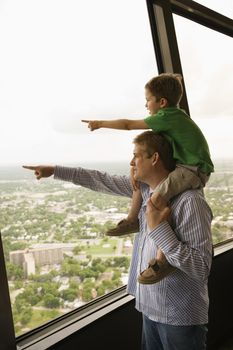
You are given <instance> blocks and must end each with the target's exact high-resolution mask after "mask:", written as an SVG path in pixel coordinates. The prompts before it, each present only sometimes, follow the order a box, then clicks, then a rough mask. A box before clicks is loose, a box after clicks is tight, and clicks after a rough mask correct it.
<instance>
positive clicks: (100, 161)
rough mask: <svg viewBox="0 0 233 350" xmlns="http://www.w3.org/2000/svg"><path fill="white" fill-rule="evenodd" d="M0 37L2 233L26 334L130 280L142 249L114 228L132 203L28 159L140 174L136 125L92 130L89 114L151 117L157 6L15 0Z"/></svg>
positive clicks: (2, 11) (18, 323) (17, 317)
mask: <svg viewBox="0 0 233 350" xmlns="http://www.w3.org/2000/svg"><path fill="white" fill-rule="evenodd" d="M132 13H133V16H132ZM0 45H1V56H0V75H1V80H0V99H1V103H0V114H1V120H2V125H1V130H2V132H1V144H0V152H1V160H0V166H1V171H0V174H1V175H0V176H1V179H0V188H1V191H0V205H1V213H0V218H1V220H0V229H1V231H2V235H3V242H4V254H5V260H6V263H7V272H8V280H9V288H10V295H11V302H12V307H13V314H14V323H15V331H16V335H20V334H23V333H25V332H27V331H29V330H30V329H33V328H35V327H37V326H39V325H41V324H43V323H45V322H47V321H48V320H51V319H53V318H55V317H57V316H59V315H61V314H64V313H66V312H68V311H70V310H72V309H74V308H76V307H79V306H80V305H83V304H84V303H87V302H88V301H90V300H93V299H95V298H97V297H98V296H100V295H103V294H105V293H108V292H109V291H111V290H113V289H116V288H118V287H119V286H121V285H124V284H125V283H126V281H127V271H128V266H129V256H130V251H131V246H132V237H130V236H129V237H127V238H124V239H123V238H121V239H114V238H113V239H108V238H106V237H105V235H104V230H105V229H106V227H107V226H108V225H110V224H113V222H117V221H118V220H119V219H121V218H122V217H124V216H125V214H126V213H127V210H128V204H129V201H128V199H124V198H116V197H111V196H104V195H96V194H94V193H93V192H91V191H87V190H85V189H82V188H78V187H75V186H72V185H70V184H64V183H61V182H58V181H54V180H53V179H48V180H42V181H40V182H37V181H36V180H34V176H33V173H29V172H27V171H26V170H23V169H22V167H21V166H22V165H23V164H39V163H46V164H55V163H56V164H61V165H65V164H67V165H74V166H76V165H85V166H88V167H94V168H100V169H104V170H109V171H111V172H117V173H119V172H124V173H125V172H128V163H129V160H130V158H131V152H132V138H133V136H134V135H135V134H136V133H135V132H128V133H123V132H120V131H119V132H118V131H111V130H105V131H102V130H99V131H96V132H94V133H90V132H89V130H88V129H87V125H84V124H82V123H81V119H89V118H90V119H98V118H101V119H108V118H119V117H129V118H130V117H131V118H133V117H134V118H136V117H144V116H146V115H145V113H146V110H145V108H144V105H145V102H144V84H145V82H146V81H147V80H148V79H150V78H151V77H152V76H154V75H156V74H157V69H156V63H155V57H154V52H153V46H152V40H151V34H150V28H149V21H148V16H147V9H146V4H145V3H144V2H135V1H132V0H130V1H127V2H125V1H123V0H121V1H118V2H117V3H115V2H114V4H113V2H111V1H107V0H100V1H88V2H85V1H82V2H80V1H79V2H77V1H72V0H71V1H69V2H67V1H55V0H50V1H40V2H37V1H31V0H23V1H20V2H18V1H10V2H3V3H2V4H1V8H0ZM96 161H97V163H96ZM103 213H104V215H103Z"/></svg>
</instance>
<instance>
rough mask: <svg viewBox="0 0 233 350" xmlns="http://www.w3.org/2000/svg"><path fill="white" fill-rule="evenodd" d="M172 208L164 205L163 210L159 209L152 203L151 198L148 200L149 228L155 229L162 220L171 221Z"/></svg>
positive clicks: (147, 219)
mask: <svg viewBox="0 0 233 350" xmlns="http://www.w3.org/2000/svg"><path fill="white" fill-rule="evenodd" d="M170 213H171V209H170V208H169V207H167V206H166V207H164V208H163V209H162V210H160V209H157V208H156V207H155V206H154V204H153V203H152V201H151V199H149V200H148V202H147V207H146V221H147V225H148V228H149V229H150V230H154V229H155V228H156V227H157V226H158V225H159V224H161V222H163V221H169V219H170Z"/></svg>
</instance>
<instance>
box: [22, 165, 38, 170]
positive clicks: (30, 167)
mask: <svg viewBox="0 0 233 350" xmlns="http://www.w3.org/2000/svg"><path fill="white" fill-rule="evenodd" d="M23 168H25V169H29V170H36V169H37V167H36V166H32V165H23Z"/></svg>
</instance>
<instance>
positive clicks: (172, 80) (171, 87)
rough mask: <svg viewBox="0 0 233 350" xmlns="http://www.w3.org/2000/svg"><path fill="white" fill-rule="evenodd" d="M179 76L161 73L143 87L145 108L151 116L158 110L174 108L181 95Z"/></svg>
mask: <svg viewBox="0 0 233 350" xmlns="http://www.w3.org/2000/svg"><path fill="white" fill-rule="evenodd" d="M181 81H182V77H181V75H180V74H172V73H162V74H160V75H158V76H157V77H155V78H152V79H151V80H149V81H148V83H146V85H145V93H146V101H147V103H146V107H147V109H148V110H149V111H150V113H151V114H154V113H156V112H157V111H158V110H159V109H160V108H164V107H176V106H177V105H178V104H179V102H180V100H181V98H182V95H183V86H182V82H181Z"/></svg>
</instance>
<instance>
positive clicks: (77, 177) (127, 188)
mask: <svg viewBox="0 0 233 350" xmlns="http://www.w3.org/2000/svg"><path fill="white" fill-rule="evenodd" d="M54 178H55V179H59V180H63V181H68V182H72V183H74V184H75V185H80V186H83V187H86V188H89V189H91V190H93V191H97V192H102V193H107V194H115V195H119V196H124V197H132V194H133V188H132V185H131V181H130V178H129V177H128V176H117V175H110V174H108V173H105V172H101V171H97V170H90V169H84V168H81V167H78V168H71V167H62V166H56V167H55V169H54Z"/></svg>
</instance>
